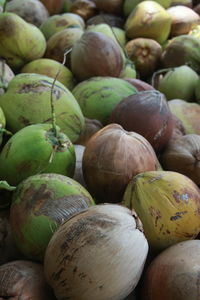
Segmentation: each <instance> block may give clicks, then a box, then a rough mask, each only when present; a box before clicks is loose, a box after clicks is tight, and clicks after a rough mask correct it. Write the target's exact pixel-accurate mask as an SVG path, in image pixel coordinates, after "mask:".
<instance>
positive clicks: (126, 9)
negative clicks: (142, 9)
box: [123, 0, 172, 17]
mask: <svg viewBox="0 0 200 300" xmlns="http://www.w3.org/2000/svg"><path fill="white" fill-rule="evenodd" d="M154 1H155V2H157V3H159V4H160V5H162V6H163V7H164V8H168V7H169V6H170V4H171V2H172V0H154ZM140 2H142V0H125V1H124V5H123V13H124V16H125V17H128V16H129V15H130V13H131V12H132V11H133V9H134V8H135V7H136V5H137V4H139V3H140Z"/></svg>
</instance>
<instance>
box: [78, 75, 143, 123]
mask: <svg viewBox="0 0 200 300" xmlns="http://www.w3.org/2000/svg"><path fill="white" fill-rule="evenodd" d="M136 92H137V89H136V88H135V87H134V86H133V85H131V84H130V83H128V82H127V81H125V80H123V79H120V78H115V77H101V76H98V77H92V78H90V79H87V80H84V81H82V82H81V83H79V84H78V85H77V86H76V87H75V88H74V89H73V91H72V93H73V95H74V97H75V98H76V99H77V101H78V103H79V105H80V107H81V110H82V112H83V115H84V116H85V117H86V118H89V119H96V120H99V121H100V122H101V123H102V124H103V125H105V124H107V122H108V119H109V117H110V115H111V112H112V110H113V109H114V107H115V106H116V105H117V104H118V103H119V102H120V101H121V100H122V99H123V98H124V97H127V96H130V95H132V94H135V93H136Z"/></svg>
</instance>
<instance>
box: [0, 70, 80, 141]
mask: <svg viewBox="0 0 200 300" xmlns="http://www.w3.org/2000/svg"><path fill="white" fill-rule="evenodd" d="M53 82H54V79H53V78H50V77H48V76H45V75H39V74H29V73H27V74H26V73H23V74H18V75H16V76H15V77H14V78H13V79H12V81H10V83H9V85H8V89H7V91H6V93H5V94H3V95H2V96H1V98H0V105H1V107H2V109H3V111H4V114H5V117H6V121H7V126H8V129H10V130H11V131H12V132H16V131H18V130H20V129H21V128H23V127H25V126H28V125H30V124H36V123H44V122H46V123H50V122H51V120H52V115H51V92H52V84H53ZM53 100H55V101H54V109H55V116H56V121H57V125H58V126H59V127H60V129H61V131H62V132H63V133H65V134H66V135H67V136H68V137H69V139H70V140H71V141H72V142H75V141H76V140H77V139H78V137H79V135H80V134H81V132H82V130H83V129H84V125H85V120H84V117H83V115H82V112H81V109H80V107H79V105H78V103H77V101H76V99H75V98H74V96H73V95H72V93H71V92H70V91H69V90H68V89H67V88H66V87H65V86H64V85H63V84H62V83H60V82H59V81H56V82H55V85H54V88H53Z"/></svg>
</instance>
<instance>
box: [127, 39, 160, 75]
mask: <svg viewBox="0 0 200 300" xmlns="http://www.w3.org/2000/svg"><path fill="white" fill-rule="evenodd" d="M125 49H126V51H127V54H128V57H129V58H130V59H131V60H132V61H133V62H134V65H135V68H136V70H137V71H138V72H139V74H140V76H141V78H146V77H148V76H150V75H151V74H152V73H153V72H154V71H155V70H156V69H157V67H158V66H159V63H160V59H161V54H162V47H161V46H160V44H159V43H158V42H156V41H155V40H152V39H148V38H137V39H133V40H131V41H129V42H128V43H127V44H126V45H125Z"/></svg>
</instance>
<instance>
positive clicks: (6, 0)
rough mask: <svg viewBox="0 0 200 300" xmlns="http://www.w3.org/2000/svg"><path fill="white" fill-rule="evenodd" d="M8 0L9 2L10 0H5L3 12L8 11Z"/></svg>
mask: <svg viewBox="0 0 200 300" xmlns="http://www.w3.org/2000/svg"><path fill="white" fill-rule="evenodd" d="M7 2H8V0H5V1H4V4H3V12H5V11H6V5H7Z"/></svg>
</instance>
